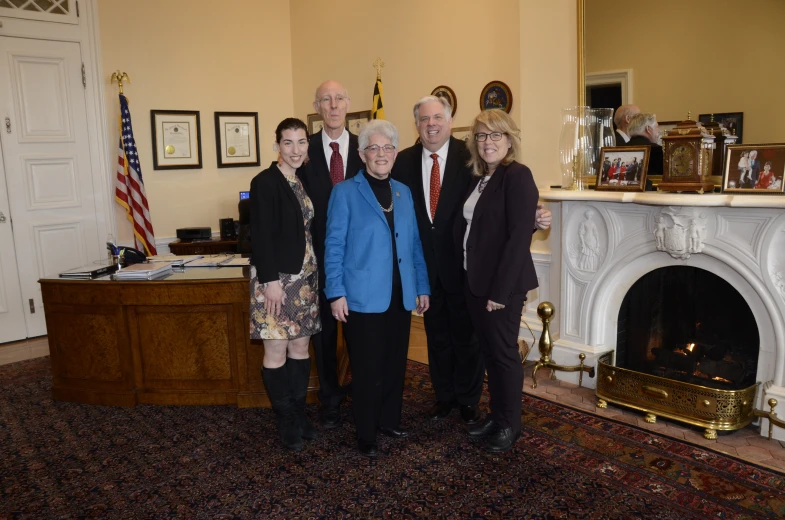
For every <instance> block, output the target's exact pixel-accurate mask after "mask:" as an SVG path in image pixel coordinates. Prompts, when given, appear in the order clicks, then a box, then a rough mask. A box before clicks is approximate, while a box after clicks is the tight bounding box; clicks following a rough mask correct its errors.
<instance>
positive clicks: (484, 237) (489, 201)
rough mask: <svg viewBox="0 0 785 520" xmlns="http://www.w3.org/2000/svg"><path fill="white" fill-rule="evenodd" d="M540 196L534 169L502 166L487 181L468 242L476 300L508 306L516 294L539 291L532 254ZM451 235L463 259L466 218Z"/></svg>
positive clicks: (468, 264) (468, 271)
mask: <svg viewBox="0 0 785 520" xmlns="http://www.w3.org/2000/svg"><path fill="white" fill-rule="evenodd" d="M475 184H476V180H475V182H474V183H472V186H471V188H470V190H469V192H468V193H466V197H465V198H464V201H465V199H467V198H468V197H469V195H470V194H471V190H473V189H474V185H475ZM539 196H540V194H539V192H538V191H537V185H536V184H535V183H534V177H533V176H532V172H531V170H529V168H528V167H526V166H524V165H522V164H520V163H517V162H512V163H511V164H509V165H507V166H499V167H498V168H497V169H496V172H494V174H493V176H492V177H491V179H490V180H489V181H488V185H487V186H486V187H485V190H483V193H482V195H481V196H480V199H479V200H478V201H477V206H475V208H474V215H473V216H472V227H471V230H470V231H469V237H468V240H467V241H466V267H467V269H466V279H467V281H468V284H469V290H470V291H471V293H472V294H473V295H474V296H476V297H478V298H483V299H485V298H487V299H489V300H491V301H494V302H496V303H501V304H504V305H507V304H509V303H510V299H511V297H512V295H514V294H526V293H527V292H529V291H531V290H532V289H535V288H536V287H537V286H538V282H537V273H536V272H535V270H534V261H533V260H532V255H531V252H530V251H529V249H530V248H531V241H532V236H533V235H534V231H533V230H534V227H535V226H534V218H535V214H536V212H537V200H538V198H539ZM462 205H463V204H462ZM453 231H454V234H453V239H454V241H455V244H456V245H457V248H458V249H459V251H461V255H462V254H463V235H464V233H465V232H466V219H464V218H463V217H461V218H457V219H455V226H454V228H453Z"/></svg>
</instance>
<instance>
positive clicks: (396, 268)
mask: <svg viewBox="0 0 785 520" xmlns="http://www.w3.org/2000/svg"><path fill="white" fill-rule="evenodd" d="M350 102H351V100H350V98H349V95H348V92H347V91H346V89H345V88H344V87H343V86H342V85H341V84H340V83H338V82H336V81H326V82H324V83H322V84H321V85H320V86H319V87H318V88H317V90H316V95H315V100H314V109H315V110H316V111H317V112H318V113H319V114H320V115H321V117H322V119H323V121H324V126H323V128H322V130H320V131H319V132H318V133H316V134H315V135H313V136H309V135H308V131H307V128H306V126H305V124H304V123H303V122H302V121H301V120H299V119H295V118H287V119H284V120H283V121H281V123H280V124H279V125H278V128H277V129H276V132H275V138H276V144H275V146H276V149H277V151H278V153H279V158H278V160H277V161H276V162H273V163H272V164H271V166H270V167H269V168H268V169H266V170H264V171H263V172H261V173H259V174H258V175H257V176H256V177H255V178H254V179H253V181H252V183H251V243H252V256H251V266H252V267H251V288H250V291H251V337H252V338H254V339H261V340H263V342H264V350H265V351H264V360H263V367H262V377H263V380H264V384H265V387H266V389H267V393H268V396H269V398H270V401H271V403H272V406H273V410H274V412H275V416H276V421H277V426H278V431H279V434H280V436H281V441H282V443H283V445H284V446H285V447H287V448H289V449H293V450H300V449H302V447H303V439H305V440H309V439H314V438H316V436H317V434H318V433H317V430H316V428H315V427H314V426H313V425H312V424H311V423H310V421H309V420H308V417H307V416H306V414H305V398H306V394H307V389H308V375H309V371H310V359H309V357H308V356H309V351H308V344H309V342H310V341H311V340H312V341H313V346H314V352H315V355H316V368H317V371H318V375H319V386H320V388H319V393H318V396H319V400H320V402H321V412H320V422H321V424H322V426H323V427H324V428H335V427H338V426H340V424H341V421H342V417H341V413H340V405H341V403H342V401H343V400H344V398H345V397H346V395H347V392H348V391H349V390H348V389H347V388H346V387H342V386H341V385H340V384H339V381H338V374H337V368H338V367H337V353H336V350H337V342H338V336H337V322H338V321H340V322H342V323H343V331H344V338H345V340H346V346H347V350H348V353H349V360H350V364H351V369H352V383H351V397H352V411H353V414H354V423H355V428H356V432H357V443H358V450H359V452H360V453H361V454H363V455H365V456H368V457H376V456H377V455H378V444H377V442H376V436H377V433H381V434H383V435H386V436H389V437H392V438H404V437H407V436H408V435H409V432H408V431H407V430H406V429H405V428H404V426H403V425H402V424H401V415H402V413H401V412H402V403H403V387H404V377H405V371H406V358H407V349H408V342H409V331H410V322H411V312H412V310H415V309H416V310H417V311H418V312H419V313H421V314H423V317H424V323H425V331H426V337H427V341H428V358H429V370H430V375H431V381H432V383H433V388H434V392H435V394H436V396H435V397H436V402H435V404H434V405H433V407H432V408H431V409H430V410H429V411H428V416H429V417H430V419H432V420H442V419H445V418H446V417H448V416H449V415H450V413H451V411H452V410H454V409H456V408H457V409H459V410H460V416H461V419H462V420H463V422H464V423H466V425H467V427H468V435H469V436H470V437H472V438H475V439H485V449H486V450H488V451H490V452H493V453H498V452H504V451H507V450H509V449H510V448H511V447H512V446H513V444H514V443H515V441H516V440H517V439H518V438H519V437H520V432H521V423H520V414H521V394H520V393H521V389H522V387H523V368H522V365H521V359H520V355H519V353H518V346H517V336H518V330H519V326H520V315H521V312H522V311H523V305H524V302H525V299H526V294H527V292H528V291H530V290H532V289H534V288H536V287H537V278H536V274H535V270H534V264H533V261H532V257H531V254H530V252H529V248H530V245H531V239H532V235H533V233H534V231H535V230H536V229H547V228H548V227H549V226H550V222H551V214H550V212H549V211H548V210H545V209H544V208H542V206H539V205H538V202H537V201H538V191H537V187H536V185H535V183H534V179H533V176H532V173H531V171H530V170H529V169H528V168H527V167H526V166H524V165H522V164H520V163H518V162H517V161H516V157H517V156H518V155H519V153H520V136H519V130H518V128H517V126H516V124H515V122H514V121H513V120H512V118H510V116H509V115H507V114H506V113H505V112H504V111H502V110H486V111H483V112H481V113H480V114H479V115H478V116H477V117H476V118H475V119H474V121H473V123H472V125H471V134H470V138H469V140H468V142H466V143H464V141H461V140H458V139H455V138H453V137H452V136H451V130H452V117H451V113H452V109H451V107H450V105H449V102H448V101H447V100H446V99H444V98H441V97H433V96H426V97H424V98H422V99H420V100H419V101H418V102H417V103H416V104H415V105H414V111H413V112H414V120H415V125H416V126H417V130H418V133H419V135H420V140H419V142H418V143H417V144H416V145H414V146H412V147H409V148H406V149H405V150H401V151H400V153H399V138H398V130H397V129H396V127H395V126H394V125H393V124H392V123H390V122H388V121H384V120H373V121H370V122H369V123H368V124H366V125H365V127H364V128H363V129H362V131H361V132H360V135H359V136H355V135H353V134H351V133H350V132H349V131H348V130H346V113H347V112H348V110H349V106H350ZM486 370H487V374H488V387H489V392H490V396H491V400H490V410H491V413H490V415H488V416H487V417H485V418H483V416H482V413H481V411H480V409H479V401H480V396H481V393H482V384H483V378H484V376H485V373H486Z"/></svg>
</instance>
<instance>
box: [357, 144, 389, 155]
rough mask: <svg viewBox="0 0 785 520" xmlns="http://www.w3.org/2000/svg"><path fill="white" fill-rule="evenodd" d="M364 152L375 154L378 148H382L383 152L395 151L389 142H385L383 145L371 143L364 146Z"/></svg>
mask: <svg viewBox="0 0 785 520" xmlns="http://www.w3.org/2000/svg"><path fill="white" fill-rule="evenodd" d="M363 150H364V151H365V152H366V153H372V154H374V155H375V154H377V153H379V151H380V150H384V153H393V152H394V151H395V147H394V146H393V145H391V144H386V145H384V146H379V145H378V144H372V145H371V146H366V147H365V148H364V149H363Z"/></svg>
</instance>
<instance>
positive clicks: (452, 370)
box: [423, 277, 485, 405]
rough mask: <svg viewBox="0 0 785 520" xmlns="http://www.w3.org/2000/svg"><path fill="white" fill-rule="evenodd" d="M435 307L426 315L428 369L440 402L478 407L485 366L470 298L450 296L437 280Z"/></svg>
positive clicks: (433, 291)
mask: <svg viewBox="0 0 785 520" xmlns="http://www.w3.org/2000/svg"><path fill="white" fill-rule="evenodd" d="M430 301H431V305H430V308H429V309H428V310H427V311H426V312H425V314H424V315H423V321H424V322H425V335H426V337H427V339H428V369H429V370H430V373H431V383H433V389H434V392H435V393H436V399H437V400H439V401H447V402H451V401H457V402H458V404H461V405H476V404H477V403H479V402H480V395H481V394H482V380H483V377H484V376H485V365H484V363H483V359H482V355H481V354H480V344H479V342H478V341H477V336H476V335H475V334H474V327H472V320H471V317H470V316H469V309H468V308H467V307H466V297H465V296H464V293H463V291H462V290H461V291H460V292H458V293H450V292H447V291H446V290H445V289H444V287H443V286H442V283H441V280H440V279H439V278H438V277H437V278H436V279H435V280H433V281H432V282H431V299H430Z"/></svg>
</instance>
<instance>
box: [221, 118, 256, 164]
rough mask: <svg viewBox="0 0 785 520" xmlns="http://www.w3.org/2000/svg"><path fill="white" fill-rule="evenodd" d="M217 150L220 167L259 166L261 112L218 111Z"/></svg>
mask: <svg viewBox="0 0 785 520" xmlns="http://www.w3.org/2000/svg"><path fill="white" fill-rule="evenodd" d="M215 151H216V153H215V155H216V157H217V158H218V167H219V168H237V167H241V166H259V164H260V160H259V114H258V113H257V112H216V113H215Z"/></svg>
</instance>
